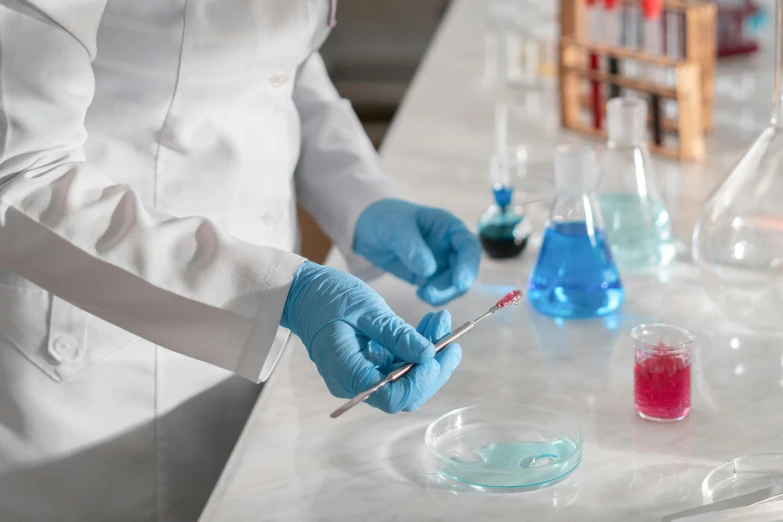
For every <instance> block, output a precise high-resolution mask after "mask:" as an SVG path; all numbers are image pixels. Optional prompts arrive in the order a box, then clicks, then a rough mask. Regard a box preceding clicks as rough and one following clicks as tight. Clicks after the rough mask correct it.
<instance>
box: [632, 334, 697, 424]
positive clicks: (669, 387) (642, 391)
mask: <svg viewBox="0 0 783 522" xmlns="http://www.w3.org/2000/svg"><path fill="white" fill-rule="evenodd" d="M634 401H635V403H636V410H637V411H638V412H639V413H640V414H641V415H642V417H644V418H646V419H651V420H676V419H682V418H683V417H685V416H686V415H688V412H689V411H690V409H691V361H690V355H689V354H683V353H672V351H671V349H670V348H668V347H666V346H664V345H662V344H661V345H658V346H657V347H655V348H653V349H652V350H649V351H637V353H636V365H635V367H634Z"/></svg>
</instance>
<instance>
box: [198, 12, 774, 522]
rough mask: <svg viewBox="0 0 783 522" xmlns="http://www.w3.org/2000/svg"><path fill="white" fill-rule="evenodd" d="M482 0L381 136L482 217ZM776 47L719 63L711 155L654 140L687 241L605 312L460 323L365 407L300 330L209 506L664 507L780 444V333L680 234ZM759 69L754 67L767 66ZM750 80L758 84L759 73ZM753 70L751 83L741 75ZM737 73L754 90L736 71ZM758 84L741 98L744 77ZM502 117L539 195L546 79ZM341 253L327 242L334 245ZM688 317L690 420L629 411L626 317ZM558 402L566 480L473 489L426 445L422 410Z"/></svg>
mask: <svg viewBox="0 0 783 522" xmlns="http://www.w3.org/2000/svg"><path fill="white" fill-rule="evenodd" d="M484 9H485V2H484V1H482V0H460V1H457V2H455V4H454V6H453V7H452V8H451V9H450V11H449V13H448V15H447V18H446V19H445V21H444V23H443V25H442V27H441V30H440V31H439V33H438V35H437V37H436V39H435V41H434V43H433V45H432V47H431V49H430V51H429V53H428V55H427V57H426V59H425V62H424V63H423V65H422V67H421V69H420V71H419V73H418V75H417V77H416V80H415V82H414V84H413V85H412V87H411V89H410V92H409V94H408V95H407V98H406V101H405V103H404V105H403V107H402V109H401V111H400V113H399V115H398V117H397V119H396V122H395V124H394V125H393V127H392V130H391V133H390V134H389V136H388V138H387V141H386V143H385V146H384V149H383V160H384V165H385V167H386V168H387V169H388V171H389V172H390V173H391V174H392V175H393V176H395V177H396V178H397V179H398V180H399V182H400V186H401V189H402V193H403V194H404V195H405V196H406V197H408V198H410V199H413V200H417V201H421V202H425V203H428V204H432V205H439V206H444V207H447V208H449V209H451V210H452V211H454V212H455V213H456V214H457V215H459V216H460V217H462V218H463V219H465V220H466V221H467V222H468V223H470V224H473V223H475V221H476V219H477V217H478V215H479V214H480V213H481V212H482V211H483V210H484V208H485V207H486V206H487V205H488V202H489V195H488V193H487V185H488V183H487V179H488V178H487V173H486V164H487V158H488V155H489V153H490V150H491V145H492V134H491V129H492V103H491V101H490V100H489V96H488V95H487V94H486V92H484V91H482V87H481V80H482V78H481V73H482V61H483V46H482V35H483V17H484ZM770 63H771V61H770V60H769V59H768V58H764V57H758V58H755V59H751V60H746V61H743V62H735V65H729V66H728V67H724V66H722V70H721V75H720V78H719V80H718V85H717V91H718V97H719V107H720V110H719V111H718V113H717V114H716V122H717V128H716V131H715V133H714V134H713V135H712V136H711V137H710V138H709V143H708V157H707V159H706V160H705V161H704V162H702V163H700V164H691V165H678V164H675V163H668V162H663V161H660V160H657V159H656V167H657V168H658V178H659V180H658V182H659V188H660V189H661V191H662V193H663V194H664V195H665V197H666V201H667V204H668V206H669V210H670V212H671V213H672V216H673V219H674V224H675V228H674V232H675V235H676V236H677V238H678V239H679V240H681V241H682V246H683V253H682V256H681V259H680V260H679V261H678V262H677V263H675V264H674V265H673V266H671V267H670V268H668V269H667V270H665V271H664V272H662V273H661V274H659V275H658V276H656V277H650V276H647V277H644V276H637V277H626V278H624V284H625V287H626V294H627V298H626V302H625V304H624V305H623V307H622V308H621V309H620V311H619V312H618V313H616V314H614V315H611V316H609V317H606V318H602V319H596V320H583V321H573V322H562V321H556V320H553V319H550V318H546V317H543V316H540V315H538V314H536V313H535V312H533V311H532V309H531V308H530V307H529V306H520V307H518V308H517V309H514V310H513V311H509V312H506V313H503V314H498V315H496V316H494V317H493V318H491V319H490V320H488V321H485V322H484V323H482V324H481V325H480V326H479V327H478V328H477V331H475V332H474V333H471V334H470V335H469V336H468V337H465V338H464V339H463V340H462V341H461V344H462V347H463V350H464V355H463V360H462V364H461V366H460V368H459V369H458V370H457V372H456V373H455V374H454V375H453V377H452V378H451V380H450V381H449V382H448V383H447V384H446V386H444V388H443V389H442V390H441V391H440V393H439V394H438V395H437V396H436V397H435V398H433V399H432V400H431V401H430V402H428V403H427V404H426V405H425V406H424V407H422V409H421V410H420V411H418V412H416V413H412V414H401V415H394V416H389V415H385V414H383V413H381V412H379V411H376V410H373V409H371V408H369V407H358V408H356V409H355V410H353V411H351V412H350V413H349V414H346V415H345V416H344V417H342V418H340V419H339V420H332V419H330V418H329V413H330V412H331V411H332V410H333V409H334V408H335V407H337V406H338V405H340V404H341V403H342V401H340V400H338V399H335V398H333V397H332V396H330V395H329V393H328V391H327V389H326V386H325V385H324V384H323V382H322V381H321V379H320V377H319V376H318V373H317V371H316V369H315V367H314V365H313V364H312V363H311V362H310V360H309V359H308V357H307V353H306V351H305V350H304V348H303V347H302V346H301V344H300V343H299V342H296V341H294V342H291V343H290V346H288V348H287V350H286V352H285V353H284V355H283V357H282V359H281V361H280V363H279V364H278V367H277V369H276V370H275V372H274V374H273V376H272V378H271V380H270V381H269V383H268V384H267V385H266V387H265V389H264V391H263V393H262V394H261V398H260V399H259V402H258V404H257V406H256V408H255V410H254V413H253V415H252V416H251V418H250V420H249V422H248V425H247V427H246V429H245V432H244V433H243V435H242V437H241V439H240V441H239V443H238V445H237V447H236V449H235V451H234V454H233V456H232V459H231V461H230V462H229V464H228V465H227V468H226V470H225V472H224V475H223V477H222V478H221V481H220V483H219V484H218V486H217V488H216V490H215V492H214V493H213V496H212V498H211V500H210V502H209V504H208V506H207V508H206V510H205V512H204V514H203V515H202V518H201V520H202V522H234V521H244V520H254V521H267V520H268V521H277V522H284V521H291V522H294V521H296V522H304V521H327V520H328V521H331V520H334V521H354V520H378V521H393V520H400V521H403V520H405V521H408V520H416V521H424V520H427V521H430V520H431V521H436V520H443V521H450V522H453V521H461V520H464V521H469V520H470V521H472V520H512V519H513V520H518V521H525V520H531V521H533V520H535V521H538V520H555V521H558V520H562V521H573V520H579V521H590V520H601V521H618V522H619V521H623V522H625V521H630V520H633V521H648V520H649V521H657V520H660V518H661V516H663V515H666V514H669V513H673V512H676V511H679V510H681V509H686V508H689V507H693V506H696V505H700V504H701V502H702V499H701V493H700V486H701V482H702V479H703V478H704V476H705V475H706V474H707V472H708V471H709V470H710V469H711V468H713V467H714V466H716V465H718V464H720V463H721V462H723V461H725V460H728V459H731V458H734V457H737V456H741V455H747V454H754V453H763V452H783V429H781V426H783V421H781V417H783V415H782V414H783V343H782V342H781V338H776V337H771V336H765V335H760V334H756V333H753V332H750V331H747V330H744V329H742V328H740V327H738V326H736V325H733V324H732V323H730V322H729V321H728V320H726V319H725V318H724V317H722V316H721V315H720V313H719V312H718V311H717V310H716V309H715V308H714V307H713V305H712V304H711V302H710V301H709V300H708V298H707V297H706V295H705V294H704V292H703V291H702V289H701V288H700V286H699V280H698V274H697V273H696V271H695V269H694V267H693V266H692V265H691V264H690V262H689V260H688V259H689V253H688V251H687V245H688V244H689V242H690V235H691V230H692V227H693V224H694V222H695V219H696V216H697V215H698V211H699V208H700V205H701V203H702V201H703V200H704V199H705V197H706V195H707V194H708V192H709V191H710V190H711V189H712V187H714V186H715V184H716V183H717V182H718V181H719V180H720V179H721V177H722V176H723V175H725V173H726V172H727V171H728V169H729V167H730V166H731V163H732V162H733V161H734V160H736V159H738V157H739V156H740V154H741V151H742V149H743V148H744V147H745V146H746V145H747V144H748V142H749V141H750V140H751V139H752V138H753V137H754V136H755V134H756V133H757V132H758V131H759V130H760V129H761V128H762V127H763V126H764V125H765V121H768V119H767V115H768V111H769V107H770V104H769V103H766V100H768V99H769V98H770V92H771V80H770V77H771V73H770V70H769V69H771V67H770V66H769V65H768V64H770ZM762 69H763V70H762ZM754 85H755V86H754ZM743 86H745V87H743ZM745 88H747V89H748V90H744V91H743V89H745ZM751 95H752V96H753V97H754V100H755V101H754V102H753V103H752V104H749V103H747V100H746V99H744V97H748V96H751ZM525 110H526V111H528V112H527V114H525V115H522V116H521V117H519V118H518V119H517V120H515V122H514V123H513V125H514V128H512V132H511V141H512V143H525V144H527V145H528V146H529V147H530V152H531V169H530V173H529V175H528V178H527V179H526V180H524V181H522V182H521V183H520V187H519V188H520V191H521V192H522V195H521V197H522V199H529V200H532V199H537V198H540V197H545V196H550V195H551V192H552V179H551V178H552V173H551V161H550V156H551V149H552V146H553V145H554V144H556V143H557V142H560V141H564V140H575V139H580V138H578V137H575V136H569V135H566V134H565V133H563V132H562V131H561V130H560V128H559V126H558V123H557V116H556V114H557V113H556V110H555V108H554V88H552V89H551V90H549V91H545V92H542V93H539V94H537V95H530V97H529V99H528V103H527V109H525ZM545 218H546V216H545V211H544V212H539V213H538V214H536V215H534V216H533V221H534V223H535V224H536V225H537V233H536V234H535V235H534V237H533V240H532V243H531V245H530V246H529V248H528V251H526V253H525V254H524V255H523V256H522V258H521V259H518V260H514V261H509V262H495V261H490V260H485V261H484V263H483V265H482V269H481V274H480V277H479V281H478V283H477V285H476V286H475V288H474V289H473V290H471V292H470V293H469V294H468V295H467V296H466V297H464V298H462V299H460V300H458V301H457V302H455V303H453V304H451V305H449V307H448V308H449V310H450V311H451V313H452V315H453V318H454V321H455V323H456V324H459V323H461V322H463V321H464V320H467V319H469V318H472V317H474V316H475V315H476V312H477V311H481V310H484V309H485V308H486V307H487V306H488V305H490V304H492V303H494V302H495V300H497V298H498V297H500V296H501V295H502V294H503V293H504V292H505V291H507V290H508V289H511V288H512V287H518V286H521V287H524V286H525V284H526V281H527V274H528V273H529V270H530V269H531V266H532V264H533V263H534V261H535V257H536V253H537V249H538V245H539V243H540V232H541V226H542V224H543V222H544V220H545ZM335 262H337V261H335ZM373 286H374V287H375V288H376V289H377V290H378V291H379V292H380V293H381V294H382V295H383V296H384V297H385V298H386V299H387V301H388V302H389V304H390V305H391V306H392V307H393V308H394V309H395V310H396V311H398V313H400V314H401V315H403V316H404V317H405V318H406V319H408V320H409V321H411V322H413V323H414V324H415V323H416V322H417V321H418V319H419V318H420V317H421V316H422V315H423V314H425V313H426V312H427V311H429V309H428V307H427V306H426V305H425V304H424V303H421V302H419V301H417V300H416V299H415V296H414V291H413V289H412V288H410V287H407V286H406V285H405V284H403V283H399V282H397V281H395V280H393V279H392V278H384V279H381V280H380V281H378V282H376V283H374V285H373ZM653 321H656V322H657V321H663V322H671V323H674V324H678V325H680V326H683V327H685V328H687V329H689V330H691V331H692V332H694V333H696V334H697V335H698V336H699V339H698V341H697V343H696V347H695V352H694V357H695V360H694V368H693V409H692V412H691V415H690V417H689V418H688V419H686V420H685V421H682V422H679V423H674V424H656V423H651V422H646V421H643V420H641V419H640V418H638V417H636V416H635V414H634V409H633V398H632V382H633V375H632V365H633V360H632V359H633V358H632V348H631V345H630V342H629V339H628V331H629V330H630V328H631V327H632V326H634V325H636V324H639V323H643V322H653ZM496 398H497V399H502V400H507V401H508V400H511V401H514V400H516V401H522V402H531V403H537V404H544V405H554V406H556V407H558V408H562V409H564V410H567V411H570V412H572V413H574V414H575V415H576V416H577V417H578V418H579V419H580V420H581V422H582V425H583V430H584V434H585V446H584V459H583V462H582V465H581V466H580V467H579V468H578V470H577V471H576V472H575V473H574V474H573V475H572V476H570V477H569V478H568V479H566V480H565V481H564V482H561V483H559V484H556V485H555V486H552V487H550V488H547V489H543V490H539V491H535V492H526V493H516V494H506V495H498V494H476V493H470V492H462V491H456V490H454V489H452V488H449V487H447V486H445V485H443V484H442V483H440V482H439V481H438V480H437V479H436V477H435V475H434V474H433V471H432V469H430V468H429V465H428V464H427V462H426V459H425V458H424V455H425V447H424V443H423V437H424V430H425V429H426V427H427V425H428V424H429V423H430V422H431V421H432V420H434V419H435V418H437V417H439V416H440V415H442V414H444V413H446V412H448V411H450V410H452V409H455V408H459V407H462V406H466V405H471V404H476V403H483V402H488V401H491V400H493V399H496Z"/></svg>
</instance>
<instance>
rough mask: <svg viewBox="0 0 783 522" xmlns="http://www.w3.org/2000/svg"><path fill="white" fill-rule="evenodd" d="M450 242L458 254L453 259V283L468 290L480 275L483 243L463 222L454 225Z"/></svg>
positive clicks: (460, 288)
mask: <svg viewBox="0 0 783 522" xmlns="http://www.w3.org/2000/svg"><path fill="white" fill-rule="evenodd" d="M450 243H451V248H452V249H453V250H454V251H455V252H456V254H457V256H456V260H454V261H451V267H452V268H453V269H454V271H453V275H452V277H453V279H452V283H453V284H454V286H455V287H456V288H457V289H459V290H462V291H466V290H467V289H469V288H470V287H471V285H473V283H474V282H475V281H476V277H477V276H478V271H479V263H480V262H481V244H479V242H478V239H476V236H474V235H473V233H472V232H471V231H470V230H468V229H467V228H466V227H465V225H463V224H462V223H459V224H458V225H455V226H454V230H453V233H452V234H451V240H450Z"/></svg>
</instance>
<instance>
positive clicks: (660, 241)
mask: <svg viewBox="0 0 783 522" xmlns="http://www.w3.org/2000/svg"><path fill="white" fill-rule="evenodd" d="M606 107H607V109H606V110H607V117H608V119H607V123H608V131H609V141H608V142H607V152H606V156H605V159H604V162H603V167H604V168H603V173H602V176H601V181H600V183H599V186H598V202H599V204H600V205H601V214H602V215H603V218H604V223H606V237H607V239H608V240H609V246H610V247H611V249H612V254H613V255H614V259H615V262H616V263H617V265H618V266H619V267H620V270H622V271H623V273H626V272H634V271H644V270H648V269H652V268H655V267H658V266H661V265H665V264H667V263H669V262H670V261H671V260H672V259H674V257H675V255H676V253H677V249H676V247H675V245H674V240H673V238H672V231H671V223H670V222H669V213H668V212H667V211H666V208H665V207H664V205H663V202H662V200H661V198H660V196H659V195H658V190H657V189H656V187H655V181H654V176H653V172H652V164H651V162H650V155H649V152H648V151H647V137H646V135H645V134H646V132H645V131H646V127H647V104H646V103H645V102H644V100H641V99H639V98H631V97H621V98H614V99H612V100H610V101H609V103H607V105H606Z"/></svg>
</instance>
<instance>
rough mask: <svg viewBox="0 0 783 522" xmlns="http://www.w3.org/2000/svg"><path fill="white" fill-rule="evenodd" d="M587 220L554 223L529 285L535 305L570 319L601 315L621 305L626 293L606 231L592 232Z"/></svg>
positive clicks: (543, 243)
mask: <svg viewBox="0 0 783 522" xmlns="http://www.w3.org/2000/svg"><path fill="white" fill-rule="evenodd" d="M589 230H590V229H589V228H588V226H587V224H586V223H585V222H583V221H566V222H560V223H553V224H551V225H550V226H549V227H548V228H547V229H546V232H544V240H543V242H542V245H541V252H540V254H539V257H538V263H537V264H536V267H535V269H534V270H533V274H532V276H531V277H530V284H529V286H528V298H529V300H530V303H531V304H532V305H533V307H534V308H535V309H536V310H538V311H539V312H541V313H542V314H545V315H550V316H554V317H563V318H569V319H577V318H587V317H596V316H601V315H606V314H609V313H611V312H613V311H614V310H616V309H617V308H618V307H619V306H620V304H621V303H622V301H623V297H624V295H625V292H624V291H623V286H622V283H621V281H620V274H619V273H618V271H617V267H616V266H615V264H614V261H613V260H612V254H611V251H610V250H609V247H608V245H607V243H606V239H605V237H604V233H603V231H602V230H600V229H595V234H593V236H592V237H591V236H590V235H589V234H588V231H589Z"/></svg>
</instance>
